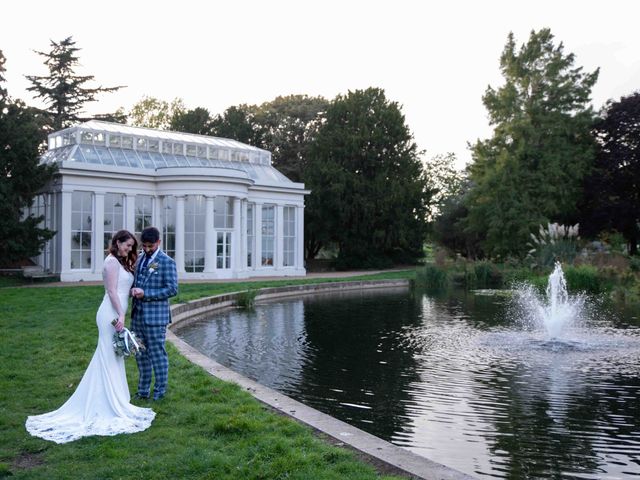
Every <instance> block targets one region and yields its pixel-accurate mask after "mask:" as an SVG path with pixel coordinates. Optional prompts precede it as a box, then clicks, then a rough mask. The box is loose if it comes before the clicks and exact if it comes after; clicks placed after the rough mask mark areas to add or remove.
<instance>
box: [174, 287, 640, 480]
mask: <svg viewBox="0 0 640 480" xmlns="http://www.w3.org/2000/svg"><path fill="white" fill-rule="evenodd" d="M495 293H496V292H482V291H479V292H475V293H474V292H452V293H448V294H446V295H433V294H428V293H426V292H421V291H417V290H414V289H409V288H397V289H386V290H363V291H360V292H352V293H345V292H342V293H325V294H315V295H313V296H302V297H299V298H296V299H286V300H280V301H272V302H270V303H264V304H258V305H257V306H256V308H255V310H253V311H243V310H227V311H224V312H221V313H219V314H215V315H212V316H211V318H209V319H208V320H203V321H199V322H196V323H193V324H190V325H188V326H185V327H184V328H181V329H179V330H178V331H177V332H176V333H177V335H178V336H179V337H181V338H182V339H183V340H185V341H186V342H188V343H189V344H190V345H192V346H193V347H195V348H197V349H198V350H200V351H201V352H203V353H204V354H206V355H208V356H210V357H211V358H213V359H214V360H216V361H217V362H219V363H221V364H223V365H225V366H227V367H229V368H231V369H233V370H235V371H237V372H239V373H241V374H243V375H245V376H246V377H249V378H251V379H253V380H256V381H258V382H259V383H261V384H263V385H267V386H269V387H271V388H273V389H275V390H278V391H280V392H282V393H284V394H286V395H288V396H290V397H292V398H294V399H296V400H298V401H300V402H303V403H305V404H307V405H309V406H311V407H313V408H316V409H318V410H320V411H322V412H325V413H327V414H330V415H332V416H334V417H336V418H339V419H340V420H343V421H345V422H347V423H349V424H352V425H354V426H356V427H358V428H360V429H362V430H365V431H367V432H369V433H371V434H373V435H376V436H378V437H380V438H383V439H385V440H387V441H390V442H392V443H394V444H396V445H399V446H402V447H406V448H408V449H410V450H412V451H414V452H416V453H418V454H420V455H423V456H425V457H428V458H429V459H431V460H434V461H436V462H439V463H442V464H444V465H447V466H450V467H452V468H455V469H457V470H460V471H462V472H465V473H468V474H470V475H473V476H476V477H478V478H489V477H491V478H585V479H596V478H597V479H601V478H629V477H633V476H637V477H640V401H639V399H638V397H639V394H640V378H639V376H638V372H639V367H640V328H639V325H638V320H637V319H636V318H633V317H630V316H627V317H626V318H625V317H623V316H615V315H613V314H610V313H603V312H600V313H597V314H593V313H592V314H591V315H588V316H586V317H585V318H584V319H582V321H581V322H579V323H578V324H577V325H575V326H572V327H571V328H570V329H569V330H568V331H567V332H565V337H564V339H563V340H562V341H555V340H549V339H548V338H546V337H545V334H544V332H541V331H539V330H536V329H535V328H531V326H530V325H529V326H527V325H524V324H523V323H522V322H521V321H519V320H517V319H516V318H515V317H516V316H517V314H516V313H515V312H516V310H517V309H514V308H513V305H512V301H511V300H510V298H511V297H509V296H507V295H502V294H499V293H500V292H498V294H495ZM587 317H588V318H587Z"/></svg>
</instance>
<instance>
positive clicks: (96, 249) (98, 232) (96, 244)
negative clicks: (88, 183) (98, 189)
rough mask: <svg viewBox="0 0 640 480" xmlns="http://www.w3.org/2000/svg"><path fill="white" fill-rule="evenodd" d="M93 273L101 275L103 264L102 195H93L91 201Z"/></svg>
mask: <svg viewBox="0 0 640 480" xmlns="http://www.w3.org/2000/svg"><path fill="white" fill-rule="evenodd" d="M92 237H93V242H92V244H93V246H92V251H91V256H92V257H93V262H92V263H93V273H101V272H102V266H103V264H104V256H105V251H104V193H95V194H94V200H93V235H92Z"/></svg>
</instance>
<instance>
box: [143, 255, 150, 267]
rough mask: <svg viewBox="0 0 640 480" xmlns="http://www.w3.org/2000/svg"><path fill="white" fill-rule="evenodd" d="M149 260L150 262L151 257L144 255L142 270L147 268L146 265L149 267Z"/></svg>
mask: <svg viewBox="0 0 640 480" xmlns="http://www.w3.org/2000/svg"><path fill="white" fill-rule="evenodd" d="M149 260H151V255H147V254H145V255H144V261H143V262H142V268H143V269H144V268H147V265H149Z"/></svg>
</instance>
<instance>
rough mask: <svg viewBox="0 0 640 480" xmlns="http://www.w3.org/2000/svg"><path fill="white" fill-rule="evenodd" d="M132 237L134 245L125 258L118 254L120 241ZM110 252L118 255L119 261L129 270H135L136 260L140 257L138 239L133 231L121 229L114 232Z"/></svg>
mask: <svg viewBox="0 0 640 480" xmlns="http://www.w3.org/2000/svg"><path fill="white" fill-rule="evenodd" d="M130 238H133V245H132V246H131V251H130V252H129V254H128V255H127V258H123V257H121V256H119V255H118V242H120V243H122V242H126V241H127V240H129V239H130ZM109 253H110V254H111V255H113V256H114V257H116V258H117V259H118V261H119V262H120V263H121V264H122V266H123V267H124V268H125V270H127V271H128V272H131V273H133V270H134V269H135V267H136V260H137V259H138V240H136V237H135V235H134V234H133V233H131V232H130V231H128V230H119V231H117V232H116V233H114V234H113V237H112V238H111V246H110V247H109Z"/></svg>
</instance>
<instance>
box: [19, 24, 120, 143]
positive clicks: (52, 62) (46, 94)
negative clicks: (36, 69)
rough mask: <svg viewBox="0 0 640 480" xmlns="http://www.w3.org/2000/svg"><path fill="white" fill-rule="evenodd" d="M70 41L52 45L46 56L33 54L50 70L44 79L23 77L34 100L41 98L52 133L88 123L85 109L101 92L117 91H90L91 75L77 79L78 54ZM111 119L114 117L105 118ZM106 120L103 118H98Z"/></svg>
mask: <svg viewBox="0 0 640 480" xmlns="http://www.w3.org/2000/svg"><path fill="white" fill-rule="evenodd" d="M75 45H76V42H74V41H73V39H72V37H68V38H65V39H64V40H62V41H60V42H54V41H51V51H50V52H49V53H45V52H38V51H36V53H37V54H38V55H40V56H42V57H44V59H45V61H44V64H45V65H46V66H47V68H48V69H49V75H47V76H35V75H26V78H27V79H28V80H29V81H30V82H31V83H32V86H31V87H29V88H28V89H27V90H29V91H32V92H34V93H35V98H41V99H42V100H43V101H44V103H45V105H46V109H45V110H44V111H45V112H46V114H47V117H48V118H47V120H48V121H47V123H48V126H49V128H50V129H51V130H54V131H56V130H61V129H63V128H66V127H68V126H70V125H72V124H74V123H78V122H81V121H85V120H87V118H84V117H82V116H81V113H82V110H83V108H84V105H85V104H86V103H88V102H94V101H95V100H96V96H97V95H98V94H100V93H104V92H115V91H117V90H119V89H120V88H123V87H121V86H119V87H101V86H100V87H94V88H90V87H88V86H86V85H87V82H90V81H92V80H93V79H94V77H93V76H92V75H76V74H75V68H76V67H77V66H78V56H77V52H78V51H80V49H79V48H77V47H76V46H75ZM107 115H108V116H114V115H116V114H107ZM101 117H102V118H105V115H102V116H101Z"/></svg>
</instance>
